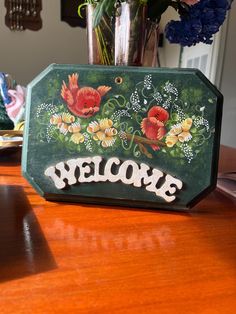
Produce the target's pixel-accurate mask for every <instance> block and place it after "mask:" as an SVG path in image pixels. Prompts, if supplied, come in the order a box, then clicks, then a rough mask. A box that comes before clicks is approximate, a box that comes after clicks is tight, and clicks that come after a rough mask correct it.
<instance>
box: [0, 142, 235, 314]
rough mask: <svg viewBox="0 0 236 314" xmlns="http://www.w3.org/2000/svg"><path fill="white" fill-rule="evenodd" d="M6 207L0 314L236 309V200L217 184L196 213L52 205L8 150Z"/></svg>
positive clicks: (1, 185) (1, 220) (2, 172)
mask: <svg viewBox="0 0 236 314" xmlns="http://www.w3.org/2000/svg"><path fill="white" fill-rule="evenodd" d="M235 157H236V150H233V149H230V148H226V147H223V148H222V154H221V170H222V169H224V170H226V169H227V170H233V169H234V170H235V169H236V158H235ZM0 208H1V210H0V313H24V314H25V313H31V314H37V313H40V314H45V313H109V314H113V313H159V314H161V313H181V314H185V313H201V314H202V313H203V314H208V313H220V314H227V313H236V202H235V201H233V200H231V199H229V198H226V197H225V196H224V195H222V194H220V193H219V192H217V191H215V192H213V193H212V194H211V195H209V197H207V198H206V199H205V200H204V201H202V202H201V203H200V204H199V205H198V206H196V207H195V208H194V209H193V210H192V211H191V213H188V214H185V213H171V212H161V211H159V212H158V211H156V212H155V211H142V210H131V209H122V208H111V207H101V206H98V207H94V206H86V205H74V204H59V203H49V202H46V201H44V200H43V199H42V198H41V197H40V196H38V195H37V194H36V193H35V192H34V190H33V189H32V188H31V187H30V186H29V184H28V183H27V182H26V181H25V180H24V179H23V178H22V177H21V175H20V164H19V162H16V161H15V159H14V158H13V156H12V158H10V157H8V156H7V157H5V158H4V156H2V157H1V158H0Z"/></svg>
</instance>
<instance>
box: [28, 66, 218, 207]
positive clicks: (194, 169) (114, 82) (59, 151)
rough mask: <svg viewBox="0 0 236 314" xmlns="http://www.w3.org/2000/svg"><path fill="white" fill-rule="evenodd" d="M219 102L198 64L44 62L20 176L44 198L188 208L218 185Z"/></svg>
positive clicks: (31, 102) (32, 97) (32, 93)
mask: <svg viewBox="0 0 236 314" xmlns="http://www.w3.org/2000/svg"><path fill="white" fill-rule="evenodd" d="M222 100H223V97H222V95H221V94H220V93H219V92H218V91H217V89H216V88H215V87H214V86H213V85H212V84H211V83H210V82H209V81H208V80H207V79H206V78H205V77H204V75H203V74H202V73H201V72H199V71H198V70H186V69H181V70H179V69H178V70H177V69H173V70H172V69H159V68H140V67H139V68H137V67H102V66H81V65H51V66H49V67H48V68H47V69H46V70H45V71H44V72H42V73H41V74H40V75H39V76H38V77H36V78H35V79H34V80H33V81H32V82H31V83H30V84H29V86H28V95H27V113H26V127H25V134H24V146H23V174H24V176H25V177H26V178H27V179H28V181H29V182H30V183H31V184H32V185H33V187H34V188H35V189H36V190H37V191H38V192H39V193H40V194H41V195H42V196H44V197H45V198H46V199H48V200H56V201H75V202H86V203H100V204H101V203H102V204H113V205H125V206H127V205H128V206H135V207H143V208H159V209H162V208H165V209H175V210H178V209H188V208H190V207H191V206H193V205H194V204H195V203H196V202H197V201H199V200H200V199H202V198H203V197H204V196H205V195H206V194H207V193H209V192H210V191H212V189H214V187H215V184H216V176H217V163H218V153H219V138H220V125H221V114H222Z"/></svg>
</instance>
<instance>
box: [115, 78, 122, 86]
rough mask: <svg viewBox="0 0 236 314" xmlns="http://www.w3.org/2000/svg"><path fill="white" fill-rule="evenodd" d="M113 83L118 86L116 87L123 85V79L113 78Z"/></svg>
mask: <svg viewBox="0 0 236 314" xmlns="http://www.w3.org/2000/svg"><path fill="white" fill-rule="evenodd" d="M115 83H116V84H118V85H120V84H122V83H123V78H122V77H120V76H117V77H116V78H115Z"/></svg>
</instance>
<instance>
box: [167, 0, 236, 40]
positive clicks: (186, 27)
mask: <svg viewBox="0 0 236 314" xmlns="http://www.w3.org/2000/svg"><path fill="white" fill-rule="evenodd" d="M230 6H231V1H230V0H200V1H199V2H198V3H197V4H195V5H193V6H190V7H189V9H188V12H187V13H186V12H185V14H181V15H180V21H170V22H169V23H168V24H167V25H166V29H165V32H166V37H167V39H168V40H169V41H170V42H171V43H179V44H180V45H182V46H192V45H196V44H197V43H199V42H203V43H206V44H211V43H212V40H213V39H212V36H213V34H215V33H217V32H218V31H219V28H220V26H221V25H222V24H223V22H224V20H225V17H226V13H227V10H229V9H230Z"/></svg>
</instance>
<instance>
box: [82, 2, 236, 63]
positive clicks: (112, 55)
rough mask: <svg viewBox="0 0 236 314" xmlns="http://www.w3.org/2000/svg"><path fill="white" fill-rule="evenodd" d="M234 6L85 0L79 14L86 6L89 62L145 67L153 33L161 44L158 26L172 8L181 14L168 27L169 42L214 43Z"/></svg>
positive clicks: (210, 3)
mask: <svg viewBox="0 0 236 314" xmlns="http://www.w3.org/2000/svg"><path fill="white" fill-rule="evenodd" d="M231 3H232V0H158V1H157V0H85V1H84V2H83V3H82V4H81V5H80V6H79V8H78V13H79V15H80V16H82V14H83V10H84V9H85V7H87V31H88V48H89V63H95V64H106V65H112V64H115V65H142V64H143V58H144V53H145V47H146V46H147V42H148V40H149V39H150V37H151V35H152V34H153V33H154V37H155V38H156V41H155V45H156V46H157V45H158V34H159V32H158V26H159V23H160V20H161V17H162V14H163V13H164V12H165V11H166V10H167V9H168V8H169V7H172V8H173V9H175V10H176V11H177V12H178V14H179V20H177V21H173V20H171V21H169V22H168V23H167V25H166V27H165V36H166V38H167V39H168V40H169V41H170V43H178V44H180V45H181V46H192V45H196V44H197V43H200V42H202V43H206V44H211V43H212V41H213V35H214V34H215V33H217V32H218V31H219V28H220V26H221V25H222V24H223V22H224V20H225V18H226V14H227V11H228V10H229V9H230V7H231Z"/></svg>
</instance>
